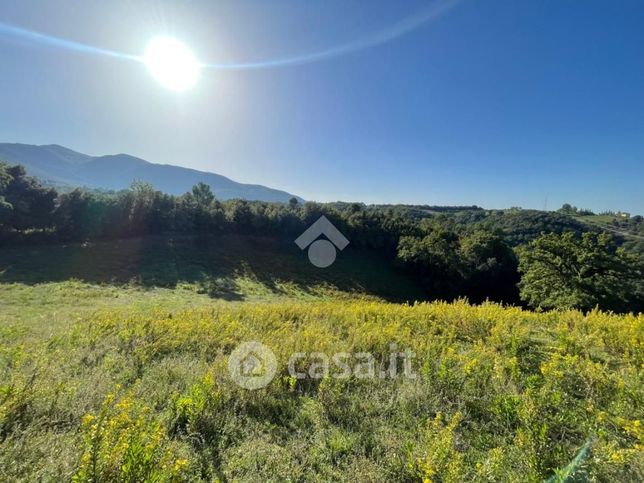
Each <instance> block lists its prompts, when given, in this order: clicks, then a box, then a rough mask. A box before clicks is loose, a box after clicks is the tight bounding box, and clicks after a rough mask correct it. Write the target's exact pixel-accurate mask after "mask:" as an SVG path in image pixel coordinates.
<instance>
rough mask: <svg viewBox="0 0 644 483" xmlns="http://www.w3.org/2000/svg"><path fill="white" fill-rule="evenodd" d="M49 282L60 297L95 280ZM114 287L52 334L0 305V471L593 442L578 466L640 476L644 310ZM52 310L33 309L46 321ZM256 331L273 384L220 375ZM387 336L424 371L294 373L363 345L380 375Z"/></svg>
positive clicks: (193, 467) (525, 459) (464, 472)
mask: <svg viewBox="0 0 644 483" xmlns="http://www.w3.org/2000/svg"><path fill="white" fill-rule="evenodd" d="M56 287H57V291H56V292H53V293H48V294H47V300H48V302H49V304H54V305H56V306H66V305H67V304H69V301H70V300H74V299H75V297H76V296H77V295H79V294H81V293H82V291H83V290H85V289H87V287H83V286H78V284H68V285H67V286H62V285H57V286H56ZM79 290H80V291H81V292H79ZM89 290H90V291H91V290H93V289H92V288H90V289H89ZM119 292H121V293H122V296H123V297H124V299H123V302H125V303H123V304H122V306H119V304H120V303H119V304H112V306H111V307H109V308H108V309H103V310H97V311H95V312H92V313H88V312H85V313H81V314H80V315H78V316H75V317H73V318H68V319H66V321H65V322H64V323H63V322H62V321H61V320H58V322H57V323H54V324H52V325H49V326H47V330H42V326H43V323H39V324H36V325H37V326H35V325H34V324H30V323H27V322H20V321H17V320H16V319H15V318H13V317H9V318H10V319H13V320H12V321H9V320H7V318H6V316H5V315H3V316H2V318H3V319H4V320H3V323H1V324H0V348H1V349H0V376H1V377H0V380H1V381H2V383H0V466H1V467H2V468H3V475H4V477H5V478H8V479H9V480H11V481H19V480H21V479H22V480H24V481H37V480H39V479H42V480H45V481H50V480H55V481H61V480H66V479H69V478H70V477H71V476H72V475H73V474H76V475H77V476H78V478H79V480H80V481H97V476H100V477H102V478H103V479H104V481H113V480H116V479H117V477H120V478H121V479H122V480H124V481H130V480H128V478H130V479H131V480H132V481H141V479H143V478H150V479H153V478H158V480H159V481H165V480H164V479H168V481H169V480H171V479H172V478H177V479H178V480H184V479H185V480H190V481H198V480H200V479H202V478H203V479H204V480H205V481H211V480H212V479H213V478H222V479H224V480H227V481H270V480H275V479H278V478H282V479H283V480H290V481H331V480H333V481H400V482H404V481H420V480H423V479H425V480H426V481H444V482H450V481H451V482H457V481H458V482H460V481H542V480H543V479H544V478H546V477H548V476H550V475H552V474H553V473H554V472H555V470H556V469H558V468H563V467H564V466H566V464H567V463H568V462H569V461H571V460H572V459H573V457H574V456H575V454H576V453H577V452H578V450H579V448H580V447H581V446H583V445H584V444H585V443H586V441H591V445H592V446H591V447H592V450H591V451H592V458H590V459H588V460H586V461H584V462H583V465H582V468H581V470H580V471H581V472H582V473H583V474H584V475H586V476H587V477H590V478H594V479H598V480H599V481H637V480H638V479H640V480H641V476H642V471H643V461H644V460H643V459H642V454H643V453H642V443H643V441H642V438H644V434H643V432H642V428H641V423H640V422H639V421H640V420H641V419H642V417H644V415H643V414H642V410H643V405H642V401H643V400H644V392H643V391H644V386H643V385H642V380H641V378H642V375H641V373H640V369H641V367H642V364H643V363H644V359H643V352H642V347H643V346H644V337H643V333H642V332H643V328H644V318H643V317H642V316H638V317H636V316H612V315H607V314H602V313H592V314H589V315H588V316H583V315H582V314H580V313H578V312H565V313H548V314H534V313H529V312H525V311H522V310H521V309H518V308H501V307H498V306H496V305H491V304H490V305H483V306H479V307H473V306H469V305H467V304H465V303H454V304H442V303H433V304H423V305H416V306H408V305H398V304H387V303H382V302H373V301H348V300H347V301H288V300H284V299H273V300H271V301H268V302H246V303H237V302H233V303H224V302H216V301H215V302H213V301H210V300H209V299H207V300H206V301H205V305H203V306H199V307H196V308H193V309H189V310H183V309H178V308H174V309H173V308H172V307H173V305H174V304H176V302H178V301H179V302H181V301H182V300H183V299H182V297H183V294H181V293H179V294H177V293H176V292H171V291H157V292H155V293H154V297H153V298H154V301H155V305H157V307H158V308H157V309H151V308H150V307H149V306H148V302H149V300H145V299H142V300H139V301H138V302H135V303H133V304H130V302H132V301H133V300H134V298H135V297H133V295H135V294H133V293H129V292H128V290H123V291H119ZM31 296H32V297H34V298H32V300H33V301H36V300H37V299H36V298H35V297H36V296H37V294H36V293H32V294H31ZM117 298H118V297H117ZM191 301H192V302H195V301H196V300H195V299H191ZM49 304H42V305H37V306H32V307H31V308H30V310H31V311H32V312H31V314H30V317H34V316H35V317H42V318H43V321H45V320H48V318H49V317H51V314H50V309H49ZM248 340H261V341H262V342H263V343H265V344H267V345H269V346H270V347H271V348H272V349H273V350H274V351H275V353H276V356H277V360H278V375H277V377H276V378H275V379H274V381H273V382H272V383H271V384H270V385H269V386H268V387H267V388H266V389H262V390H258V391H247V390H242V389H240V388H238V387H236V386H235V385H234V384H232V383H231V381H230V379H229V378H228V376H227V372H226V361H227V354H229V353H230V351H231V350H232V349H233V348H234V347H235V346H236V345H237V344H238V343H240V342H242V341H248ZM392 342H395V343H396V344H397V346H398V348H400V349H401V350H402V349H403V348H411V349H412V350H413V351H414V352H415V353H416V354H417V358H416V359H415V364H414V367H415V370H416V372H417V374H418V377H417V378H416V379H411V380H410V379H394V380H392V379H381V378H376V379H374V380H368V379H357V378H352V379H349V380H342V379H333V378H330V379H324V380H323V381H314V380H303V381H298V380H294V379H291V378H289V377H288V372H287V359H288V356H289V354H290V353H292V352H294V351H298V352H305V353H308V354H310V353H311V352H314V351H315V352H317V351H322V352H325V353H328V354H333V353H336V352H353V353H355V352H362V351H368V352H370V353H372V354H374V356H375V357H376V360H377V367H378V372H379V369H385V368H386V367H387V363H388V361H389V351H390V344H391V343H392ZM311 360H312V359H311ZM309 362H310V361H309ZM355 362H356V361H355V360H352V361H351V364H352V365H353V364H354V363H355ZM307 365H308V364H307ZM332 370H333V368H332Z"/></svg>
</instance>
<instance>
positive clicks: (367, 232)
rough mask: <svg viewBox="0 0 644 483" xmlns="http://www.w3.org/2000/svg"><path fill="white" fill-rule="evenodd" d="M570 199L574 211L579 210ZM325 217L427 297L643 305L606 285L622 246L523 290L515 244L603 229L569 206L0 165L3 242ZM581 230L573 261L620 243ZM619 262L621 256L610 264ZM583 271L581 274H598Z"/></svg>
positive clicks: (635, 287)
mask: <svg viewBox="0 0 644 483" xmlns="http://www.w3.org/2000/svg"><path fill="white" fill-rule="evenodd" d="M573 208H574V207H570V208H569V209H567V211H569V212H570V213H572V214H574V215H576V216H577V215H580V211H579V210H573ZM564 211H566V210H564ZM322 215H325V216H326V217H327V218H329V219H330V220H331V222H332V223H333V224H334V225H335V226H336V227H337V228H338V229H339V230H340V231H341V232H342V233H343V234H344V235H345V236H346V237H347V238H348V239H349V240H350V242H351V246H352V247H353V248H357V249H360V250H369V251H375V252H376V253H378V255H379V256H380V257H382V259H383V260H385V261H386V262H387V263H389V264H391V265H392V267H400V268H402V269H403V270H405V271H406V272H407V273H408V274H409V276H410V277H412V278H414V279H415V280H417V281H418V282H419V283H420V284H422V286H423V287H424V290H425V296H424V297H423V298H424V299H447V300H451V299H454V298H457V297H468V298H469V299H470V300H472V301H476V302H478V301H484V300H486V299H490V300H494V301H503V302H506V303H511V304H516V303H521V302H524V303H527V304H529V305H530V306H532V307H569V306H574V307H578V308H583V309H589V308H592V307H594V306H595V305H597V306H599V307H600V308H603V309H610V310H615V311H618V312H626V311H629V310H640V309H641V306H642V297H643V295H642V293H643V292H644V290H643V289H642V284H643V283H644V281H642V277H641V272H637V271H635V272H633V273H632V277H630V278H629V283H625V284H623V286H621V287H615V288H614V289H611V290H613V292H615V291H616V290H621V292H623V293H621V294H617V295H616V293H612V294H608V290H609V289H608V288H607V285H609V284H611V283H616V281H617V280H618V279H619V277H621V275H622V274H623V273H625V272H624V270H623V267H621V266H620V263H621V264H623V263H627V264H631V265H633V266H636V265H639V264H640V263H641V262H640V261H638V260H636V259H635V258H632V259H630V258H629V259H628V260H626V259H624V257H623V256H621V255H620V256H617V257H612V258H611V257H607V258H605V260H603V262H602V263H603V267H604V268H603V269H606V270H608V269H609V268H610V270H613V272H614V274H613V275H610V276H608V275H607V276H605V277H599V276H598V275H593V277H595V279H598V277H599V278H601V280H602V281H601V282H597V281H596V280H588V281H581V282H576V281H573V280H572V279H570V280H569V281H568V282H566V283H567V284H569V285H570V284H577V285H578V286H581V285H583V289H579V290H581V292H580V293H582V292H583V293H584V294H585V295H584V296H581V295H579V294H577V295H571V291H572V292H574V291H575V290H577V289H571V291H568V292H566V293H565V294H564V293H563V292H562V293H560V294H558V295H557V296H555V297H545V296H542V295H539V296H536V295H535V294H536V292H537V291H538V290H539V289H536V288H535V287H536V285H535V283H534V281H531V280H526V281H525V283H523V285H522V286H523V289H522V291H521V293H519V290H518V288H517V283H518V281H519V272H518V270H517V267H518V265H517V259H516V256H515V254H514V253H513V248H516V247H519V246H521V245H525V244H526V243H531V242H533V241H534V240H536V239H538V238H539V237H541V236H542V235H543V234H561V233H570V234H571V236H572V235H574V236H575V237H577V239H579V240H581V235H582V234H584V233H588V232H599V231H600V230H601V227H598V228H595V227H594V226H591V225H589V224H587V223H584V222H582V221H579V219H578V218H579V216H577V218H575V217H572V216H569V214H567V213H566V212H555V213H550V212H541V211H536V210H521V209H510V210H483V209H481V208H479V207H476V206H473V207H443V208H441V207H435V206H415V207H412V206H406V205H401V206H365V205H363V204H360V203H329V204H320V203H303V204H300V203H298V201H297V199H292V200H290V201H289V203H286V204H280V203H266V202H249V201H244V200H229V201H225V202H221V201H219V200H218V199H217V198H216V196H215V194H214V193H212V191H211V189H210V188H209V187H208V186H207V185H205V184H203V183H200V184H198V185H196V186H194V187H193V189H192V191H191V192H188V193H185V194H184V195H182V196H171V195H167V194H164V193H161V192H159V191H156V190H155V189H154V188H153V187H152V186H151V185H149V184H146V183H140V182H135V183H133V185H132V186H131V188H130V189H128V190H123V191H120V192H118V193H100V192H93V191H87V190H81V189H76V190H72V191H69V192H66V193H62V194H60V195H58V194H57V193H56V192H55V191H54V190H51V189H45V188H42V187H41V186H40V185H39V184H38V183H37V182H36V181H34V180H33V179H31V178H29V177H27V176H25V172H24V170H23V169H22V168H20V167H9V166H6V165H2V164H0V242H4V243H5V244H7V243H12V242H13V243H16V242H28V241H33V242H35V241H40V242H47V243H55V242H74V241H75V242H85V241H96V240H110V239H122V238H126V237H135V236H151V235H168V234H172V235H191V236H192V235H199V236H202V235H226V234H237V235H244V236H260V237H271V238H273V239H275V240H283V241H286V242H288V243H291V242H292V241H293V240H294V239H295V238H296V237H297V236H298V235H299V234H300V233H302V232H303V231H304V230H305V229H306V228H308V227H309V226H310V225H311V224H312V223H313V222H314V221H316V220H317V219H318V218H319V217H320V216H322ZM634 219H637V217H634ZM638 226H639V225H638ZM584 240H586V241H585V242H583V243H577V245H578V246H579V250H577V252H575V253H573V252H572V251H570V250H568V251H563V252H562V257H563V258H562V260H564V263H565V264H573V265H574V264H575V263H577V262H576V261H575V259H576V260H580V259H581V258H587V257H590V258H592V257H593V256H594V255H593V254H597V253H599V252H601V251H602V250H604V248H605V247H604V245H605V244H610V245H611V246H612V244H613V241H608V239H607V238H605V237H604V238H597V237H590V238H584ZM544 243H546V242H542V245H543V244H544ZM614 243H617V244H623V243H624V238H623V237H622V236H620V235H619V234H618V235H616V236H615V239H614ZM530 246H532V245H530ZM625 246H630V245H625ZM611 250H613V251H614V248H611ZM520 251H521V250H520ZM586 252H587V253H586ZM523 253H526V252H525V250H523ZM620 253H621V252H620ZM566 257H568V258H570V260H567V259H566ZM620 257H621V258H620ZM625 260H626V261H625ZM535 264H537V265H538V262H537V261H536V259H535V257H529V256H524V257H523V262H522V273H523V274H524V277H527V278H528V279H529V278H532V279H534V280H536V279H540V282H541V283H543V284H544V286H552V287H559V286H561V283H562V282H561V281H559V280H557V274H556V272H555V271H547V270H542V269H540V268H538V267H537V266H536V265H535ZM610 264H615V266H614V267H608V265H610ZM580 273H581V275H577V278H578V279H579V277H582V278H583V277H584V276H585V274H587V273H591V272H588V271H582V272H580ZM593 273H594V272H593ZM537 274H538V275H537ZM638 274H639V275H638ZM568 275H570V274H566V273H565V272H562V273H560V274H559V276H564V277H565V276H568ZM542 277H545V278H542ZM638 277H639V279H638ZM629 290H630V291H631V292H630V293H626V292H627V291H629ZM520 295H521V296H520Z"/></svg>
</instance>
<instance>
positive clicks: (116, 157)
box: [0, 143, 303, 202]
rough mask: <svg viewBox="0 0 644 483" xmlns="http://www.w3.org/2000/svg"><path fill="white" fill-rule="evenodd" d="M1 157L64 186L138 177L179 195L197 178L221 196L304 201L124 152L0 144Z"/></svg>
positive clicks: (122, 184)
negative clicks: (92, 153)
mask: <svg viewBox="0 0 644 483" xmlns="http://www.w3.org/2000/svg"><path fill="white" fill-rule="evenodd" d="M0 161H5V162H8V163H10V164H21V165H22V166H24V167H25V169H26V171H27V173H28V174H29V175H30V176H34V177H36V178H39V179H41V180H42V181H45V182H48V183H53V184H57V183H58V184H62V185H67V186H78V187H87V188H94V189H96V188H98V189H108V190H120V189H125V188H127V187H128V186H130V184H131V183H132V181H134V180H139V181H144V182H148V183H151V184H152V185H153V186H154V187H155V188H156V189H158V190H160V191H163V192H164V193H169V194H173V195H181V194H183V193H185V192H187V191H190V189H191V188H192V186H194V185H195V184H197V183H199V182H202V183H206V184H207V185H209V186H210V187H211V188H212V190H213V192H214V193H215V196H216V197H217V198H219V199H222V200H227V199H233V198H239V199H246V200H257V201H277V202H287V201H288V200H289V199H290V198H292V197H295V198H296V199H298V201H303V200H302V198H300V197H299V196H296V195H293V194H291V193H288V192H286V191H283V190H279V189H275V188H270V187H267V186H264V185H260V184H247V183H239V182H237V181H234V180H232V179H230V178H228V177H226V176H223V175H221V174H217V173H211V172H208V171H200V170H197V169H193V168H184V167H182V166H176V165H172V164H157V163H153V162H150V161H147V160H145V159H142V158H138V157H136V156H132V155H130V154H127V153H119V154H108V155H103V156H90V155H88V154H84V153H80V152H78V151H74V150H72V149H69V148H67V147H65V146H61V145H59V144H45V145H34V144H23V143H0Z"/></svg>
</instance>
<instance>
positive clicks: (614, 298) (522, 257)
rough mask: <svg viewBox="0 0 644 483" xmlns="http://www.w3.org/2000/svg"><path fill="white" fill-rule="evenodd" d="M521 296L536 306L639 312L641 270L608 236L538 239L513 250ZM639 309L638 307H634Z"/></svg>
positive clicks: (630, 255) (569, 235) (551, 236)
mask: <svg viewBox="0 0 644 483" xmlns="http://www.w3.org/2000/svg"><path fill="white" fill-rule="evenodd" d="M518 252H519V271H520V272H521V273H522V277H521V282H520V284H519V286H520V289H521V297H522V298H523V299H524V300H526V301H528V302H529V303H530V305H532V306H533V307H538V308H545V309H551V308H557V307H579V308H581V309H584V310H590V309H592V308H593V307H596V306H601V307H605V308H607V309H611V310H616V311H619V310H621V309H622V308H623V307H633V308H634V309H636V310H637V309H639V310H642V309H644V307H642V306H641V305H640V304H641V301H642V300H644V298H643V294H642V293H641V290H642V288H643V285H642V279H643V278H644V267H642V266H641V262H640V261H639V260H638V258H637V257H635V256H634V255H632V254H629V253H627V252H626V251H624V250H623V249H618V248H616V247H615V244H614V243H613V240H612V237H611V236H610V235H608V234H600V235H595V234H593V233H584V234H583V236H582V237H581V238H575V237H574V236H573V235H572V234H571V233H566V234H563V235H557V234H554V233H550V234H546V235H543V236H541V237H539V238H537V239H535V240H533V241H531V242H530V243H528V244H527V245H525V246H522V247H520V248H519V250H518ZM638 305H639V306H638Z"/></svg>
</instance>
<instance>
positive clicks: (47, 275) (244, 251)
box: [0, 235, 423, 301]
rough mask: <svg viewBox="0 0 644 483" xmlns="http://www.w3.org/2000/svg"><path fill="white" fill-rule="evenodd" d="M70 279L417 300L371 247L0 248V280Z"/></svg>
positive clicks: (234, 295)
mask: <svg viewBox="0 0 644 483" xmlns="http://www.w3.org/2000/svg"><path fill="white" fill-rule="evenodd" d="M70 279H74V280H79V281H82V282H86V283H89V284H95V285H96V284H99V285H102V286H104V287H106V286H119V287H122V286H123V285H129V286H131V287H139V288H141V289H156V288H159V287H161V288H182V289H185V290H193V291H196V292H200V293H205V294H207V295H209V296H210V297H212V298H213V299H224V300H240V301H241V300H248V299H258V298H259V299H266V298H273V297H279V296H288V297H307V296H311V297H315V298H319V297H324V296H325V295H329V296H334V297H337V296H339V295H341V294H352V295H363V296H374V297H379V298H387V299H389V300H392V301H404V300H411V301H413V300H418V299H421V298H422V297H423V293H422V292H421V290H420V289H419V287H418V286H417V285H415V284H414V283H413V282H412V281H411V280H409V279H408V278H407V277H406V276H404V275H403V274H402V273H400V272H398V271H397V270H396V269H395V268H393V267H392V265H391V263H390V262H388V261H385V260H383V259H382V258H381V257H380V256H378V255H377V254H376V253H370V252H365V251H360V250H352V248H351V247H350V246H349V247H348V248H347V249H346V250H345V251H343V252H340V253H339V254H338V258H337V260H336V262H335V263H334V265H333V266H332V267H331V268H329V269H326V270H320V269H317V268H315V267H313V266H312V265H311V264H310V263H309V261H308V259H307V255H306V253H305V252H302V251H300V250H299V249H298V248H297V246H296V245H295V244H294V243H292V242H287V241H284V242H281V241H276V240H272V239H264V238H257V237H243V236H232V235H228V236H220V237H210V238H201V239H195V238H187V237H177V238H171V237H148V238H133V239H127V240H117V241H109V242H98V243H93V244H84V245H80V244H70V245H58V246H53V247H52V246H46V247H38V246H35V247H17V248H1V249H0V282H1V283H5V284H8V283H19V284H26V285H35V284H40V283H51V282H64V281H67V280H70Z"/></svg>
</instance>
